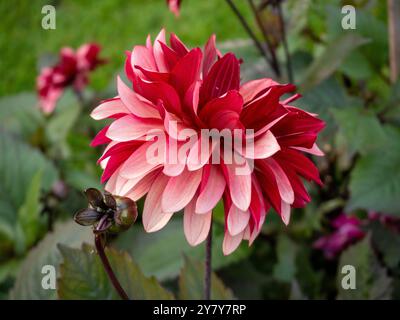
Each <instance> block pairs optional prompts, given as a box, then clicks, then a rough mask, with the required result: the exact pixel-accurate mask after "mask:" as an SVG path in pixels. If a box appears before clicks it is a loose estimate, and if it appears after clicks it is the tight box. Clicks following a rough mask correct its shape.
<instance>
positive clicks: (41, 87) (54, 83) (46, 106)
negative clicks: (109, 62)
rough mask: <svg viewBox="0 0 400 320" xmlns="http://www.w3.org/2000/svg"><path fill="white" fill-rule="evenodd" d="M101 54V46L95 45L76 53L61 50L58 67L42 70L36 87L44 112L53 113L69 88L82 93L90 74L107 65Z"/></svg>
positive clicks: (87, 45) (89, 44)
mask: <svg viewBox="0 0 400 320" xmlns="http://www.w3.org/2000/svg"><path fill="white" fill-rule="evenodd" d="M99 53H100V46H99V45H97V44H95V43H88V44H84V45H82V46H81V47H79V48H78V50H77V51H76V52H75V51H74V50H73V49H71V48H68V47H65V48H62V49H61V51H60V57H59V61H58V62H57V64H56V65H54V66H53V67H45V68H43V69H42V70H41V72H40V74H39V76H38V77H37V81H36V87H37V91H38V96H39V105H40V107H41V109H42V110H43V112H45V113H51V112H53V110H54V108H55V106H56V103H57V101H58V99H59V98H60V97H61V95H62V93H63V92H64V89H65V88H66V87H67V86H72V87H73V88H74V89H75V90H77V91H81V90H82V89H83V88H84V87H85V86H86V85H87V84H88V82H89V79H88V75H89V72H90V71H92V70H94V69H96V68H97V66H99V65H100V64H103V63H105V60H104V59H100V58H99Z"/></svg>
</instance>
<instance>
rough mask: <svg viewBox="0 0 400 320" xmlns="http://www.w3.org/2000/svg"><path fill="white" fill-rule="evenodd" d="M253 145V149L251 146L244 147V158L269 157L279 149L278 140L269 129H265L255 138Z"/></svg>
mask: <svg viewBox="0 0 400 320" xmlns="http://www.w3.org/2000/svg"><path fill="white" fill-rule="evenodd" d="M251 139H254V138H251ZM246 140H248V139H246ZM248 143H250V142H248ZM253 146H254V149H253V150H252V148H251V147H249V148H246V149H245V152H244V156H245V157H246V158H250V159H265V158H268V157H271V156H272V155H274V154H275V153H277V152H278V151H279V150H280V149H281V147H280V146H279V143H278V141H277V140H276V138H275V136H274V135H273V134H272V132H271V131H266V132H265V133H264V134H262V135H261V136H259V137H258V138H256V140H255V142H254V145H253ZM242 154H243V153H242Z"/></svg>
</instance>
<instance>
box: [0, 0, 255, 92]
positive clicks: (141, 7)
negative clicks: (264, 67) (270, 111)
mask: <svg viewBox="0 0 400 320" xmlns="http://www.w3.org/2000/svg"><path fill="white" fill-rule="evenodd" d="M46 4H52V5H54V6H55V7H56V30H44V29H42V27H41V19H42V17H43V15H42V14H41V9H42V6H43V5H46ZM237 4H238V6H239V7H240V8H241V10H242V12H243V13H244V14H245V15H249V14H250V11H249V9H248V7H247V6H246V3H245V1H237ZM0 15H1V17H2V18H1V19H0V54H1V58H0V75H1V78H0V96H3V95H9V94H13V93H16V92H20V91H31V90H34V87H35V77H36V75H37V72H38V61H39V58H40V57H41V56H42V55H43V54H57V53H58V51H59V49H60V48H61V47H63V46H71V47H73V48H76V47H78V46H79V45H81V44H82V43H85V42H89V41H95V42H98V43H99V44H101V45H102V46H103V49H104V50H103V52H102V55H103V56H104V57H107V58H109V59H110V63H109V64H108V65H106V66H104V67H101V68H99V69H98V70H96V71H95V72H94V74H93V75H92V77H91V79H92V86H93V87H94V88H95V89H102V88H104V87H105V86H107V84H108V83H109V82H110V81H111V80H112V76H113V75H114V73H115V71H116V70H120V69H121V68H122V66H123V62H124V58H125V54H124V52H125V50H131V49H132V47H133V45H135V44H142V43H144V41H145V38H146V35H147V34H148V33H150V34H152V36H153V38H154V36H155V35H156V34H157V33H158V31H159V30H160V29H161V28H162V27H165V28H166V29H167V31H170V32H174V33H176V34H177V35H178V36H179V37H180V38H181V39H182V40H183V41H185V42H187V43H188V44H189V45H191V46H196V45H203V44H204V43H205V42H206V41H207V39H208V37H209V36H210V34H212V33H215V34H216V35H217V41H223V40H228V39H234V38H244V37H246V35H245V33H244V31H243V30H242V27H241V26H240V24H239V23H237V21H236V18H235V17H234V16H233V14H232V13H231V12H230V9H229V7H228V6H227V5H226V3H225V1H223V0H212V1H202V0H184V1H183V3H182V9H181V16H180V18H178V19H176V18H175V16H174V15H173V14H172V13H170V12H169V11H168V8H167V6H166V3H165V1H164V0H129V1H128V0H102V1H94V0H93V1H88V0H85V1H84V0H82V1H78V0H68V1H67V0H58V1H54V0H53V1H49V0H35V1H29V0H17V1H0Z"/></svg>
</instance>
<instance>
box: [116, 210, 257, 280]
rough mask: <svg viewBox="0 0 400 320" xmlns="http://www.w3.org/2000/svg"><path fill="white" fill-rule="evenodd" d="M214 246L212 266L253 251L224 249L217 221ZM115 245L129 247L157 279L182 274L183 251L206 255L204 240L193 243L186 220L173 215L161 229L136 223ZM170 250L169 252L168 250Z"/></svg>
mask: <svg viewBox="0 0 400 320" xmlns="http://www.w3.org/2000/svg"><path fill="white" fill-rule="evenodd" d="M213 239H214V241H213V242H214V246H213V250H212V255H213V268H214V269H219V268H222V267H224V266H227V265H229V264H231V263H234V262H237V261H239V260H241V259H244V258H245V257H247V256H248V255H249V253H250V251H251V249H250V248H248V247H247V246H243V247H240V248H238V249H237V250H236V251H235V252H234V253H232V254H231V255H229V256H224V255H223V253H222V248H221V246H222V239H223V229H222V227H220V226H219V225H218V224H217V223H214V226H213ZM113 245H114V246H115V247H116V248H118V249H122V250H126V251H128V252H129V253H130V255H131V256H132V257H133V258H134V260H135V261H136V262H137V264H138V265H139V267H140V268H141V269H142V270H143V272H144V273H145V275H147V276H150V275H154V276H155V277H157V279H160V280H166V279H172V278H174V277H176V276H177V275H178V274H179V271H180V269H181V268H182V266H183V262H184V259H183V255H187V256H188V257H190V258H193V259H197V260H203V259H204V252H205V249H204V244H200V245H199V246H197V247H191V246H190V245H189V244H188V243H187V241H186V239H185V236H184V234H183V222H182V219H180V218H179V217H178V216H176V217H174V218H173V219H172V220H171V221H170V222H168V224H167V225H166V226H165V227H164V228H163V229H162V230H160V231H158V232H156V233H152V234H148V233H146V232H145V231H144V230H143V226H141V225H139V224H137V225H135V226H134V227H133V228H131V229H129V230H128V231H126V232H125V233H123V234H121V235H119V237H118V239H117V240H116V241H115V242H114V243H113ZM166 252H168V254H165V253H166Z"/></svg>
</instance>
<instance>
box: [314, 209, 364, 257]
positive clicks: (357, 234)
mask: <svg viewBox="0 0 400 320" xmlns="http://www.w3.org/2000/svg"><path fill="white" fill-rule="evenodd" d="M361 222H362V221H361V220H360V219H358V218H357V217H356V216H348V215H346V214H345V213H342V214H341V215H339V216H338V217H337V218H335V219H334V220H333V221H332V227H333V228H334V231H333V232H332V233H331V234H329V235H327V236H324V237H321V238H319V239H318V240H317V241H316V242H314V245H313V246H314V248H316V249H319V250H322V251H323V252H324V254H325V257H326V258H328V259H332V258H334V257H336V256H337V255H338V254H339V253H341V252H342V251H343V250H344V249H346V248H347V247H348V246H349V245H351V244H353V243H354V242H356V241H358V240H360V239H362V238H363V237H364V236H365V232H364V231H363V230H362V229H361Z"/></svg>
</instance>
